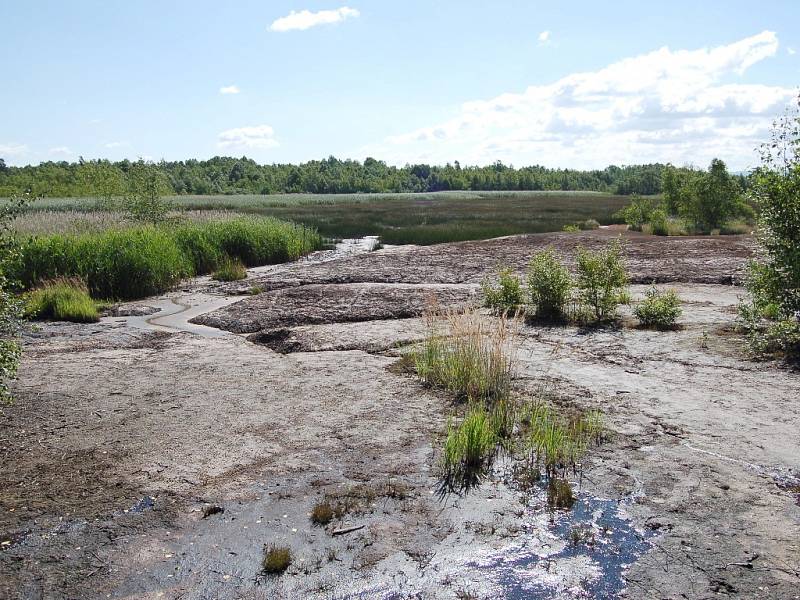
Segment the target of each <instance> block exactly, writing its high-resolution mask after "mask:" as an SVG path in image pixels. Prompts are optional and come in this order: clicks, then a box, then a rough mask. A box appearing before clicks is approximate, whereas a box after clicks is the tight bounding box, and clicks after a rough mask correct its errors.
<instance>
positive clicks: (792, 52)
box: [786, 46, 797, 56]
mask: <svg viewBox="0 0 800 600" xmlns="http://www.w3.org/2000/svg"><path fill="white" fill-rule="evenodd" d="M786 54H788V55H789V56H792V55H793V54H797V50H795V49H794V48H792V47H791V46H790V47H789V48H786Z"/></svg>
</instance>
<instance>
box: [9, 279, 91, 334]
mask: <svg viewBox="0 0 800 600" xmlns="http://www.w3.org/2000/svg"><path fill="white" fill-rule="evenodd" d="M25 314H26V316H27V317H28V318H33V319H54V320H56V321H72V322H75V323H94V322H96V321H99V320H100V315H99V314H98V310H97V305H96V304H95V302H94V301H93V300H92V298H91V297H90V296H89V291H88V290H87V289H86V285H85V284H84V283H83V282H82V281H80V280H78V279H74V278H73V279H69V278H66V277H62V278H58V279H53V280H50V281H46V282H44V283H42V285H41V286H40V287H38V288H36V289H35V290H32V291H31V292H29V293H28V294H27V295H26V298H25Z"/></svg>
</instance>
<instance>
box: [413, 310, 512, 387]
mask: <svg viewBox="0 0 800 600" xmlns="http://www.w3.org/2000/svg"><path fill="white" fill-rule="evenodd" d="M442 321H444V325H445V326H446V329H447V331H446V332H442V331H441V325H442ZM515 326H516V320H513V319H508V318H506V316H505V315H501V316H500V317H499V318H497V319H492V320H486V319H484V317H482V316H481V315H480V314H479V313H478V312H477V311H474V310H469V311H466V312H454V311H446V312H444V313H443V314H437V313H429V315H428V332H427V335H426V337H425V340H424V341H423V342H422V345H421V347H420V348H419V349H418V350H416V351H415V352H414V354H413V356H414V367H415V369H416V372H417V375H418V376H419V377H420V378H421V379H422V380H423V381H424V382H425V383H426V384H427V385H430V386H433V387H439V388H443V389H445V390H447V391H448V392H451V393H453V394H454V395H455V396H456V398H457V399H460V400H466V399H472V400H476V401H483V400H488V401H491V400H497V399H500V398H505V397H507V396H508V392H509V390H510V387H511V377H512V365H513V355H514V331H513V330H514V328H515Z"/></svg>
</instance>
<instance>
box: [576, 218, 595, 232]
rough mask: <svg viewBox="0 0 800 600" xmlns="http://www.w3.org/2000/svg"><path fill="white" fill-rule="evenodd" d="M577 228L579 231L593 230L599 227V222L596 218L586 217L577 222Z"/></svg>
mask: <svg viewBox="0 0 800 600" xmlns="http://www.w3.org/2000/svg"><path fill="white" fill-rule="evenodd" d="M578 228H579V229H580V230H581V231H593V230H595V229H600V222H599V221H598V220H597V219H586V220H585V221H581V222H580V223H578Z"/></svg>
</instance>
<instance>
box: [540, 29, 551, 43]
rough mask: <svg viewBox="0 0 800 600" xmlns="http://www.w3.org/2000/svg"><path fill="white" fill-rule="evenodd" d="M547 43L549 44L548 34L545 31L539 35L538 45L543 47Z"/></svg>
mask: <svg viewBox="0 0 800 600" xmlns="http://www.w3.org/2000/svg"><path fill="white" fill-rule="evenodd" d="M549 43H550V32H549V31H546V30H545V31H543V32H542V33H540V34H539V45H540V46H544V45H545V44H549Z"/></svg>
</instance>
